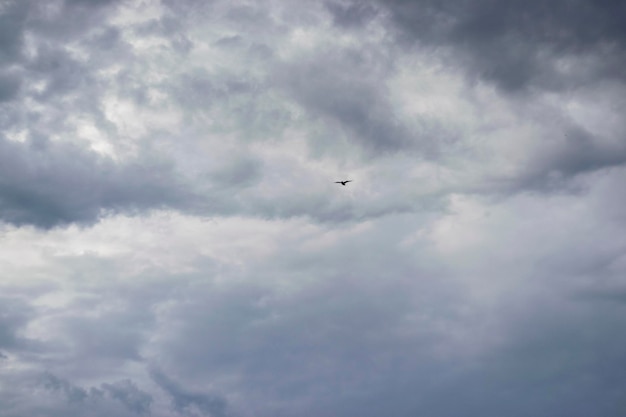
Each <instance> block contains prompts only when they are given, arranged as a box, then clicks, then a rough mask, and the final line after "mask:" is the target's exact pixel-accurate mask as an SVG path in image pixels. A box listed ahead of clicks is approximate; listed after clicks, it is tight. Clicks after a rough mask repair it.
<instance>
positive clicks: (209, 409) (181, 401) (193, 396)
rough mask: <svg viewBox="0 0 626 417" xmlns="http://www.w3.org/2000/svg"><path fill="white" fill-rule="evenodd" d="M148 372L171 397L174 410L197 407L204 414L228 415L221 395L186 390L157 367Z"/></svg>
mask: <svg viewBox="0 0 626 417" xmlns="http://www.w3.org/2000/svg"><path fill="white" fill-rule="evenodd" d="M150 374H151V376H152V378H153V380H154V381H155V382H156V383H157V385H158V386H159V387H161V388H162V389H163V390H164V391H166V392H167V393H168V394H169V395H170V396H171V397H172V406H173V407H174V409H175V410H176V411H178V412H188V411H191V410H193V409H197V410H198V411H199V412H200V413H201V414H202V415H204V416H210V417H224V416H227V415H229V414H228V413H227V412H226V406H227V403H226V400H224V399H223V398H222V397H220V396H218V395H214V394H207V393H202V392H193V391H190V390H187V389H185V388H183V387H181V386H180V385H179V384H178V383H177V382H175V381H173V380H172V379H171V378H170V377H169V376H167V375H166V374H164V373H163V371H161V370H159V369H158V368H152V369H151V372H150Z"/></svg>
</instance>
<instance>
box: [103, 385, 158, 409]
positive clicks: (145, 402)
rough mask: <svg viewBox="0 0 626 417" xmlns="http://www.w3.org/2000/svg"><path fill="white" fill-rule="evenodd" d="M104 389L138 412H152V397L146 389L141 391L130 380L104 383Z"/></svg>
mask: <svg viewBox="0 0 626 417" xmlns="http://www.w3.org/2000/svg"><path fill="white" fill-rule="evenodd" d="M102 389H103V390H104V391H105V392H107V393H108V394H109V395H110V396H111V398H114V399H116V400H118V401H120V402H121V403H123V404H124V405H125V406H126V407H127V408H128V409H129V410H130V411H133V412H135V413H137V414H150V405H151V403H152V397H151V396H150V394H147V393H146V392H144V391H141V390H140V389H139V388H137V386H136V385H135V384H134V383H133V382H132V381H130V380H123V381H119V382H115V383H113V384H107V383H105V384H102Z"/></svg>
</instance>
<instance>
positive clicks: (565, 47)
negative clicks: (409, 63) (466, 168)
mask: <svg viewBox="0 0 626 417" xmlns="http://www.w3.org/2000/svg"><path fill="white" fill-rule="evenodd" d="M378 5H379V7H380V8H382V9H385V10H387V11H388V12H389V13H390V14H391V17H392V19H393V21H394V22H395V24H396V25H397V26H398V28H400V29H401V30H402V33H403V34H404V35H405V36H406V38H405V40H407V41H409V42H418V43H421V44H425V45H429V46H434V47H437V46H444V47H446V46H449V47H452V48H453V49H454V54H455V55H456V56H457V57H461V59H462V60H464V61H465V65H466V70H467V71H468V73H469V75H471V76H474V77H480V78H484V79H487V80H491V81H493V82H495V83H496V84H497V85H498V86H499V87H501V88H503V89H504V90H507V91H519V90H522V89H526V87H529V86H538V87H540V88H549V89H557V90H558V89H567V88H573V87H574V86H575V85H580V83H581V82H592V81H594V80H597V79H600V78H604V77H607V76H608V77H614V78H621V79H623V76H622V75H621V74H623V73H622V72H620V71H619V70H618V68H621V67H623V64H624V60H625V59H626V51H625V47H626V32H625V31H624V29H623V28H624V27H625V25H624V22H625V21H626V20H625V19H626V9H625V8H624V6H623V4H622V3H621V2H619V1H603V2H593V1H586V0H583V1H570V0H562V1H554V2H550V3H549V4H546V3H545V2H541V1H531V2H527V1H523V2H522V1H515V2H507V3H501V2H496V1H490V0H485V1H483V0H476V1H469V2H463V3H459V2H452V1H448V2H446V1H444V2H435V1H430V0H425V1H391V2H380V3H379V4H378ZM331 11H333V9H331ZM335 14H337V12H335ZM585 56H591V57H593V58H592V59H593V60H595V61H596V64H593V65H592V66H591V67H590V68H589V67H588V65H589V64H587V63H586V62H587V60H586V59H583V60H581V61H576V60H574V62H573V63H572V64H571V67H568V68H565V69H559V68H558V65H557V63H556V60H557V59H559V58H565V57H574V58H576V57H585Z"/></svg>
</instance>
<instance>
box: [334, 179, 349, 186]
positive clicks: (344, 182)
mask: <svg viewBox="0 0 626 417" xmlns="http://www.w3.org/2000/svg"><path fill="white" fill-rule="evenodd" d="M348 182H352V180H345V181H335V184H341V185H343V186H344V187H345V185H346V183H348Z"/></svg>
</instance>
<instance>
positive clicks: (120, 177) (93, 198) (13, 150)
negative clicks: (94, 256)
mask: <svg viewBox="0 0 626 417" xmlns="http://www.w3.org/2000/svg"><path fill="white" fill-rule="evenodd" d="M0 158H1V163H0V219H2V220H3V221H4V222H7V223H12V224H16V225H22V224H33V225H35V226H39V227H45V228H48V227H53V226H57V225H63V224H68V223H72V222H78V223H92V222H94V221H96V220H97V219H98V217H99V216H100V215H102V214H105V213H104V212H105V211H112V212H116V211H120V210H121V211H133V210H145V209H149V208H151V207H159V206H163V207H165V206H177V205H181V204H182V205H184V204H187V203H189V202H190V201H192V200H193V199H194V197H193V194H192V193H191V192H190V191H189V189H187V188H186V187H185V185H184V183H179V182H178V181H177V180H176V176H175V174H173V173H172V171H171V170H172V167H171V166H168V165H167V164H163V163H158V162H149V161H148V160H145V161H138V162H135V163H128V164H117V163H115V162H113V161H112V160H111V159H109V158H106V157H101V156H99V155H97V154H95V153H93V152H89V151H85V150H83V149H81V148H78V147H76V146H74V145H65V144H57V143H53V142H48V141H45V140H43V142H42V143H36V142H31V141H29V142H26V143H18V142H11V141H8V140H6V139H0Z"/></svg>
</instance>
